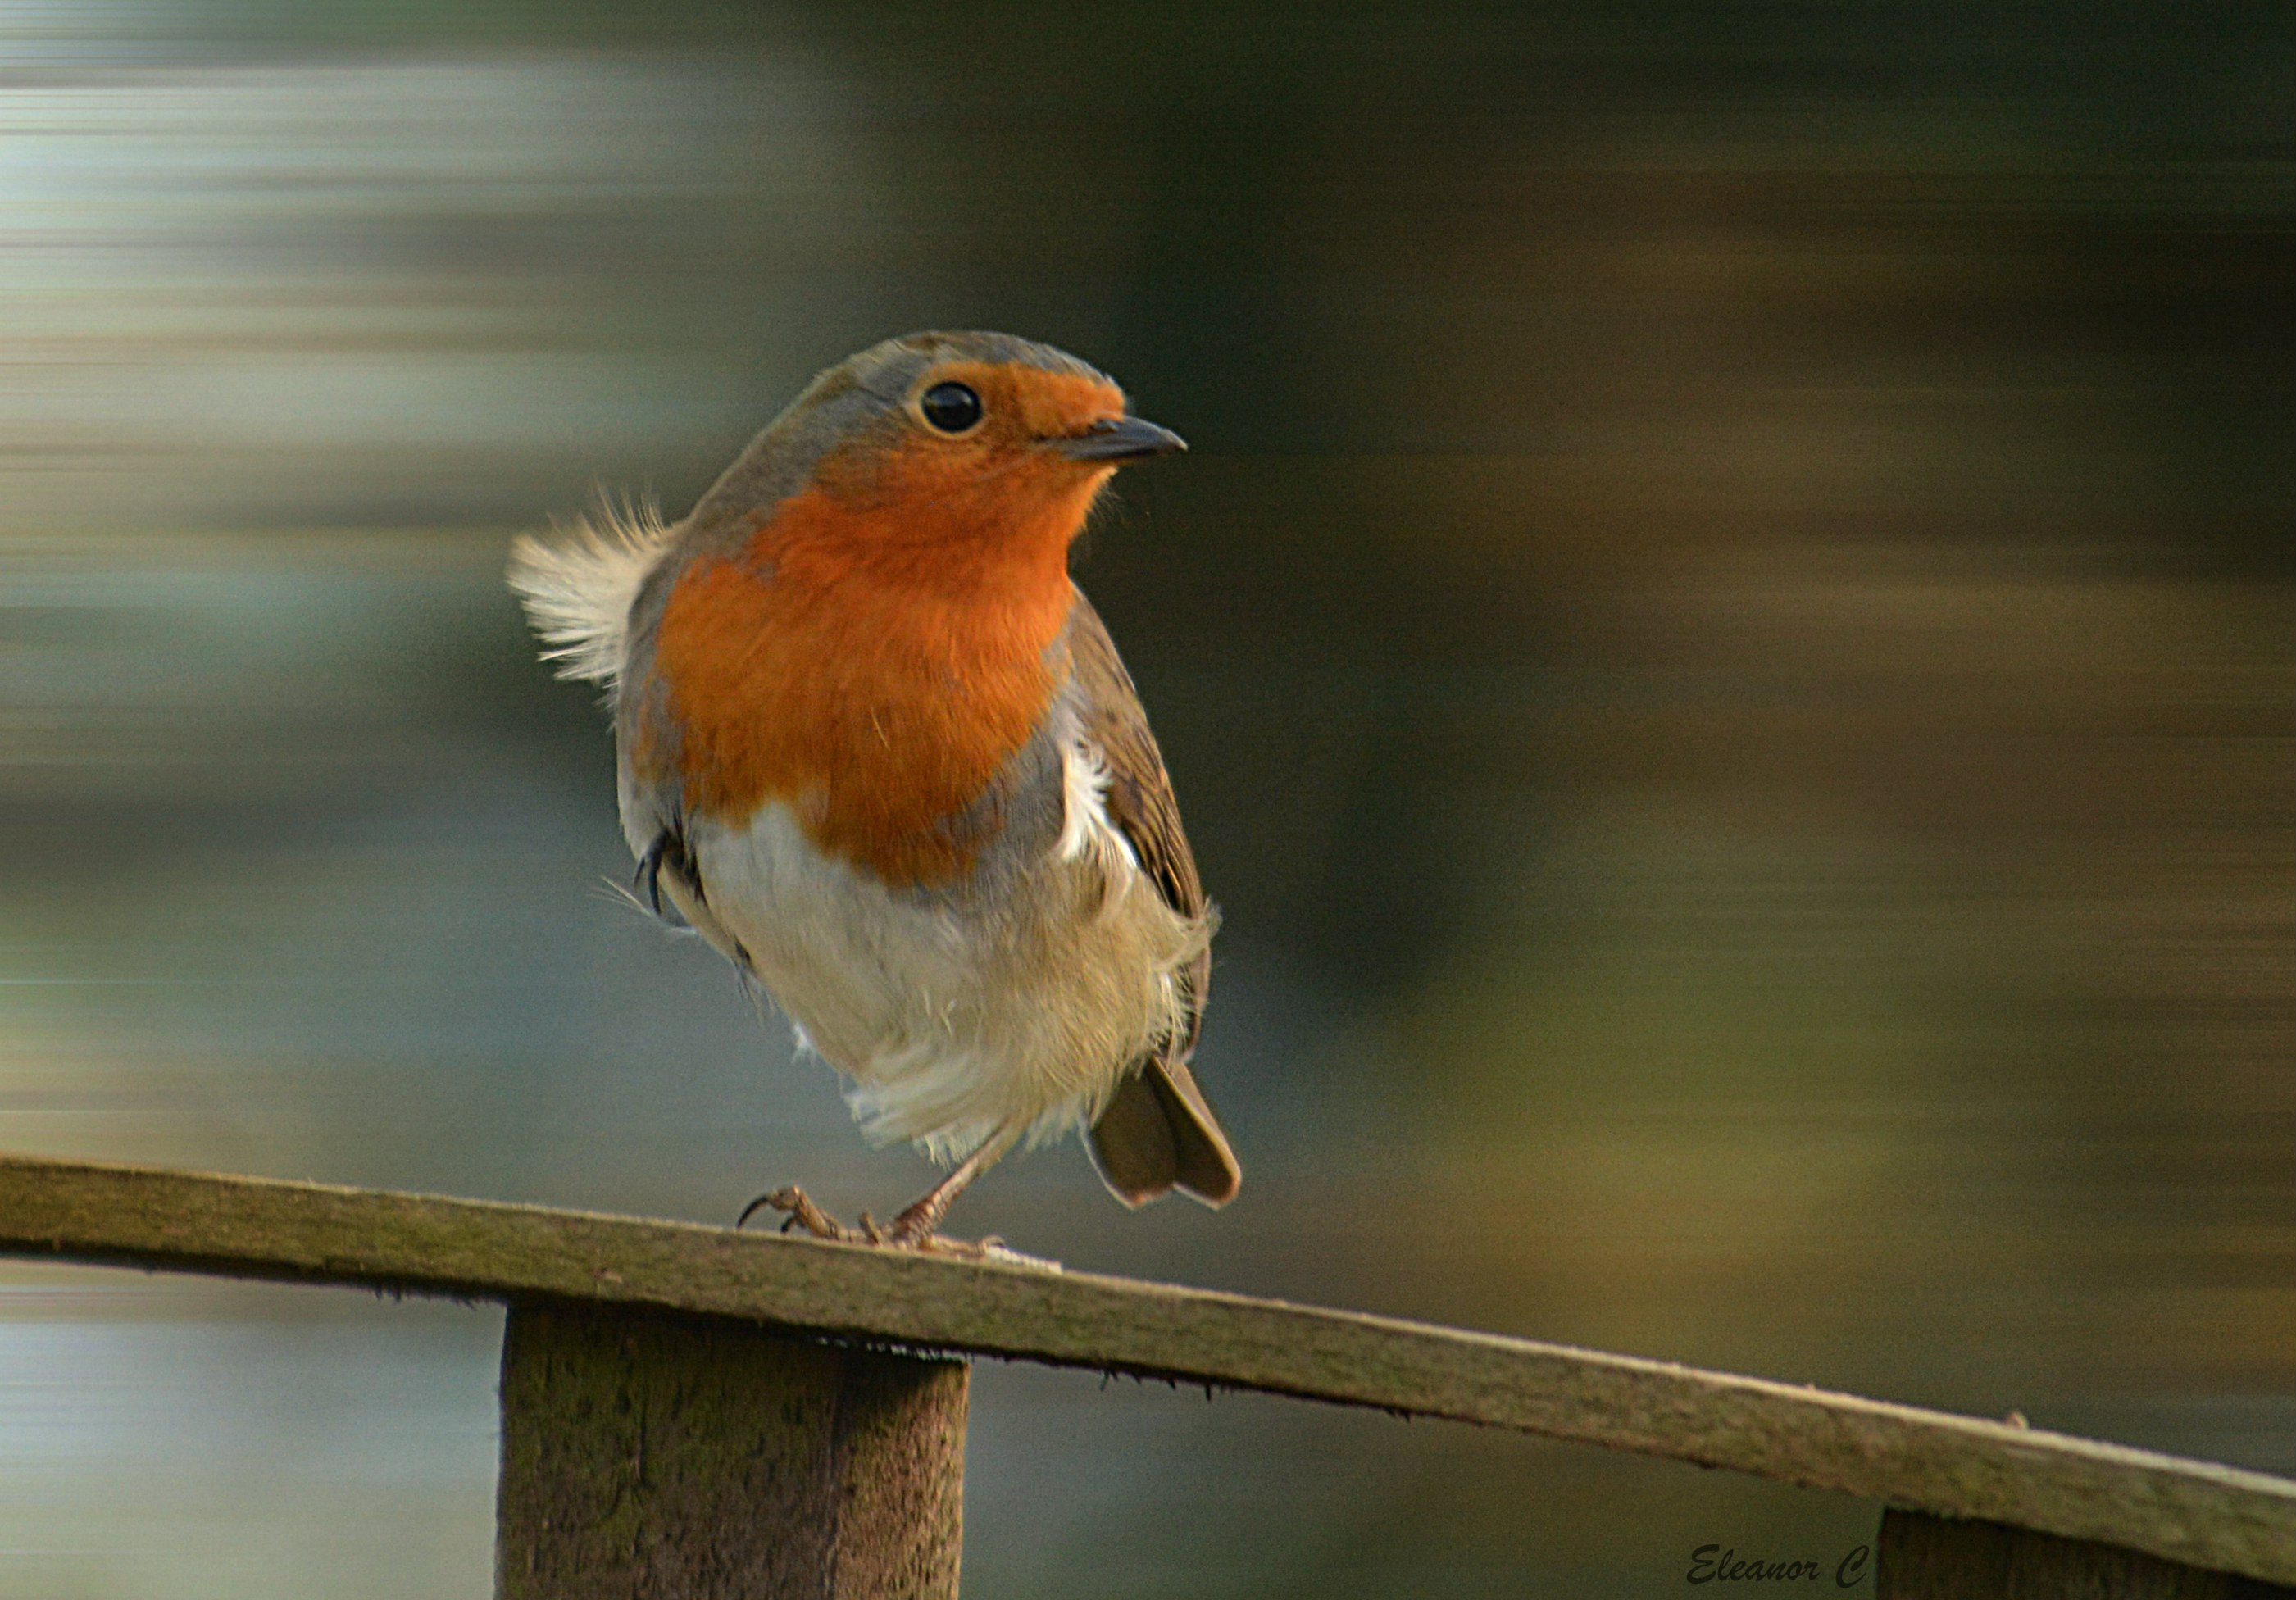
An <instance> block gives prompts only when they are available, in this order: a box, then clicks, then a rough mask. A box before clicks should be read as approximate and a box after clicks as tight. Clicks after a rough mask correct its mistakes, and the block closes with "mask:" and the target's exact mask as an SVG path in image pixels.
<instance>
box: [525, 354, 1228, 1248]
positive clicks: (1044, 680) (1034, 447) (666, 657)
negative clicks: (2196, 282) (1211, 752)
mask: <svg viewBox="0 0 2296 1600" xmlns="http://www.w3.org/2000/svg"><path fill="white" fill-rule="evenodd" d="M1182 449H1185V444H1184V443H1183V442H1182V440H1181V439H1180V438H1179V436H1178V435H1177V434H1175V433H1173V432H1171V431H1169V430H1168V429H1164V428H1160V427H1158V426H1157V425H1156V424H1154V423H1150V422H1146V421H1144V420H1143V419H1141V418H1139V417H1136V416H1134V415H1132V414H1130V412H1129V411H1128V408H1127V406H1126V402H1125V397H1124V391H1123V390H1120V389H1119V388H1118V387H1117V386H1116V384H1115V383H1114V382H1111V380H1110V379H1108V378H1107V377H1106V376H1104V375H1103V374H1102V373H1099V372H1097V371H1095V370H1094V369H1093V368H1092V367H1090V366H1088V365H1086V364H1085V363H1083V362H1081V361H1079V360H1078V359H1077V358H1076V357H1072V356H1070V355H1067V354H1065V353H1063V352H1062V351H1060V350H1057V349H1053V348H1051V347H1050V346H1048V345H1042V344H1035V343H1031V342H1029V341H1027V340H1022V339H1016V338H1013V337H1011V336H1009V335H1006V334H1001V333H917V334H912V335H910V336H909V337H907V338H905V339H895V340H890V341H887V342H885V343H883V344H880V345H877V346H875V347H874V348H873V349H867V350H864V351H862V352H861V353H860V354H859V355H857V356H855V357H851V358H850V359H849V360H847V361H845V362H843V363H841V364H840V365H836V366H833V367H831V368H830V369H829V370H828V371H826V372H824V373H822V374H821V375H820V376H818V377H816V379H814V381H813V382H811V383H810V384H808V386H807V387H806V390H805V391H804V392H803V393H802V394H800V395H799V397H798V398H797V399H796V401H795V402H794V403H793V404H791V406H790V407H789V409H787V410H786V411H784V412H783V413H782V414H781V415H780V416H778V417H776V418H775V420H774V422H773V423H772V424H771V425H770V426H768V427H767V429H766V430H765V431H764V432H762V433H760V434H759V435H758V437H757V439H755V440H753V441H752V442H751V443H750V447H748V448H747V449H746V450H744V451H743V452H742V455H740V456H739V457H738V458H737V459H736V460H735V461H734V464H733V465H732V466H730V467H728V468H727V469H726V472H725V474H724V475H723V476H721V477H720V478H719V479H718V480H717V483H716V484H715V485H714V486H713V487H712V488H710V489H709V492H708V493H707V494H705V495H703V496H702V497H701V501H700V503H699V504H697V505H695V506H694V508H693V512H692V513H690V514H689V515H688V516H687V517H686V518H685V521H681V522H678V523H676V524H674V525H664V524H663V523H661V522H660V520H659V519H658V518H656V517H654V516H652V515H651V514H649V513H633V512H629V511H627V510H625V511H622V512H619V513H611V512H610V513H603V514H602V515H601V516H600V517H599V518H598V519H597V523H596V524H595V525H594V524H593V523H591V522H589V521H584V522H581V523H578V524H577V525H576V527H575V528H574V529H572V530H571V537H568V538H565V539H562V540H561V541H559V542H555V543H549V542H545V541H543V540H540V539H537V538H533V537H523V538H521V539H520V540H519V541H518V543H517V545H516V546H514V548H513V550H512V557H511V565H510V581H511V585H512V587H513V588H514V589H516V590H517V592H518V593H519V595H521V597H522V599H523V600H524V603H525V605H526V610H527V612H528V615H529V618H530V619H532V621H533V624H534V626H535V628H536V629H537V632H538V633H539V634H540V635H541V636H542V637H543V639H544V640H545V642H546V643H547V644H548V646H549V648H548V650H547V651H546V652H545V656H546V658H547V659H551V660H554V661H558V662H559V664H560V666H559V671H560V676H562V677H584V678H592V679H595V680H596V681H598V682H601V683H603V684H604V685H607V686H608V690H609V693H610V696H611V699H610V703H611V708H612V710H613V716H614V731H615V742H616V745H617V747H618V752H619V785H618V786H619V798H620V805H621V817H622V831H623V833H625V834H626V835H627V838H628V840H629V844H630V849H631V850H632V851H633V852H634V853H635V856H636V858H637V874H636V879H635V890H634V895H635V898H637V899H639V900H640V901H641V902H642V903H643V904H644V905H645V906H646V907H649V908H651V909H652V910H653V911H654V912H655V913H656V914H657V915H660V916H661V917H662V918H663V919H664V920H666V921H670V922H673V923H684V924H685V925H689V926H691V927H692V928H693V929H694V930H696V931H699V932H700V933H701V936H702V937H703V938H704V939H708V940H709V943H710V944H712V945H714V946H715V947H717V949H718V950H719V951H720V952H721V953H722V954H724V955H725V956H726V957H727V958H728V959H729V960H731V961H732V962H733V963H734V965H735V967H736V968H738V969H739V970H740V972H742V973H743V974H744V975H745V976H746V977H748V978H750V979H754V980H755V981H757V982H758V983H759V984H761V985H762V986H763V987H764V989H766V991H767V993H768V994H770V995H771V996H772V997H773V998H774V999H775V1002H776V1003H777V1004H778V1005H779V1006H780V1007H781V1009H782V1010H783V1012H784V1013H787V1014H788V1016H789V1018H790V1020H791V1022H792V1023H793V1025H794V1026H795V1028H796V1030H797V1035H798V1042H799V1046H800V1048H801V1049H810V1050H811V1051H814V1052H816V1053H817V1054H820V1055H821V1056H822V1057H823V1058H824V1060H826V1061H827V1062H828V1063H830V1064H831V1065H832V1066H833V1067H835V1068H836V1069H837V1070H838V1071H840V1073H841V1074H843V1076H844V1077H845V1079H847V1080H848V1085H849V1087H848V1092H847V1098H848V1100H849V1103H850V1104H851V1106H852V1108H853V1112H854V1114H855V1117H856V1119H857V1120H858V1121H859V1123H860V1124H861V1127H862V1128H863V1130H864V1132H865V1134H866V1135H867V1136H868V1137H869V1138H870V1139H871V1140H873V1142H876V1143H879V1144H890V1143H892V1142H895V1141H898V1140H908V1141H911V1142H913V1143H914V1144H915V1145H917V1146H918V1147H920V1148H921V1149H922V1151H923V1152H924V1153H926V1155H927V1156H929V1157H930V1158H931V1159H932V1160H933V1161H935V1162H936V1163H937V1164H939V1165H942V1166H946V1167H948V1168H949V1170H948V1172H947V1176H945V1177H942V1178H941V1179H940V1181H939V1182H938V1183H937V1184H935V1185H934V1186H933V1187H932V1188H931V1190H930V1191H928V1192H927V1193H926V1194H924V1195H923V1197H922V1198H921V1199H919V1200H918V1201H917V1202H915V1203H914V1204H913V1205H911V1206H909V1207H908V1208H907V1209H906V1210H903V1211H902V1212H901V1213H900V1214H899V1215H898V1217H897V1218H894V1219H893V1221H892V1222H891V1223H890V1225H888V1226H885V1227H879V1226H878V1225H877V1224H875V1223H874V1222H873V1221H872V1220H871V1219H870V1218H869V1217H868V1215H867V1214H866V1213H864V1214H863V1216H862V1218H861V1227H859V1228H858V1229H854V1228H848V1227H843V1226H841V1225H840V1224H839V1223H837V1222H836V1221H835V1220H833V1219H832V1218H830V1217H829V1216H828V1215H826V1214H825V1213H824V1212H823V1211H822V1210H821V1209H820V1208H819V1207H818V1206H816V1204H815V1203H814V1202H812V1201H811V1200H810V1199H809V1198H808V1196H807V1195H806V1194H805V1193H804V1191H802V1190H801V1189H798V1188H794V1187H791V1188H784V1189H779V1190H775V1191H774V1192H773V1193H771V1194H765V1195H760V1196H759V1197H758V1201H756V1202H752V1204H751V1206H750V1210H748V1211H744V1212H743V1213H742V1218H743V1220H746V1219H747V1218H748V1217H749V1216H750V1214H751V1213H752V1212H754V1211H755V1210H758V1208H759V1207H760V1206H771V1207H773V1208H775V1209H776V1210H782V1211H783V1212H786V1213H787V1214H788V1215H787V1220H785V1221H784V1223H783V1227H784V1228H787V1227H792V1226H799V1227H804V1228H806V1229H807V1230H808V1231H809V1232H811V1233H813V1234H815V1235H818V1236H820V1237H824V1238H830V1239H839V1240H846V1241H866V1242H869V1243H890V1244H896V1245H902V1246H909V1247H915V1248H936V1249H937V1248H964V1247H960V1246H956V1245H955V1243H954V1242H952V1241H947V1240H944V1239H941V1238H939V1235H938V1230H939V1226H940V1223H941V1220H942V1218H944V1217H945V1216H946V1215H947V1211H948V1208H949V1206H950V1204H951V1203H952V1202H954V1201H955V1199H956V1197H957V1196H958V1194H961V1193H963V1192H964V1189H965V1187H966V1186H968V1185H970V1184H971V1183H972V1182H973V1180H974V1179H976V1178H978V1177H980V1175H981V1174H982V1173H983V1172H985V1171H987V1170H988V1168H989V1167H990V1166H991V1165H993V1164H994V1163H995V1162H996V1161H997V1160H998V1159H999V1158H1000V1157H1002V1156H1003V1155H1004V1154H1005V1153H1007V1152H1008V1151H1010V1150H1011V1149H1012V1148H1013V1146H1014V1145H1016V1144H1020V1143H1021V1142H1023V1141H1026V1142H1027V1143H1028V1144H1029V1145H1037V1144H1040V1143H1043V1142H1045V1141H1046V1140H1049V1139H1053V1138H1056V1137H1058V1136H1061V1135H1062V1134H1063V1133H1065V1132H1066V1131H1067V1130H1068V1129H1070V1128H1084V1129H1086V1130H1087V1132H1086V1142H1087V1145H1088V1146H1089V1147H1090V1149H1091V1152H1092V1155H1093V1159H1094V1161H1095V1165H1096V1166H1097V1167H1098V1168H1099V1170H1100V1175H1101V1177H1103V1179H1104V1180H1105V1181H1106V1182H1107V1185H1108V1186H1109V1188H1110V1189H1111V1191H1112V1192H1113V1193H1114V1194H1115V1195H1116V1197H1117V1198H1118V1199H1119V1200H1121V1201H1122V1202H1124V1203H1125V1204H1127V1205H1129V1206H1137V1205H1141V1204H1144V1203H1145V1202H1148V1201H1151V1200H1153V1199H1155V1198H1157V1197H1158V1196H1160V1195H1162V1194H1166V1193H1168V1192H1169V1191H1170V1190H1173V1189H1178V1190H1180V1191H1182V1192H1183V1193H1185V1194H1191V1195H1193V1196H1194V1197H1195V1198H1196V1199H1198V1200H1200V1201H1202V1202H1205V1203H1206V1204H1209V1205H1212V1206H1219V1205H1223V1204H1225V1203H1226V1202H1227V1201H1228V1200H1230V1199H1231V1198H1233V1197H1234V1194H1235V1192H1236V1188H1237V1186H1238V1184H1239V1183H1240V1182H1241V1180H1242V1171H1241V1169H1239V1168H1238V1166H1237V1164H1236V1160H1235V1156H1234V1152H1233V1151H1231V1150H1230V1148H1229V1146H1228V1141H1227V1137H1226V1135H1225V1134H1224V1133H1223V1132H1222V1131H1221V1129H1220V1125H1219V1123H1218V1120H1217V1119H1216V1118H1215V1117H1214V1116H1213V1114H1212V1111H1211V1108H1210V1105H1208V1104H1206V1103H1205V1100H1204V1096H1203V1094H1202V1092H1201V1090H1200V1089H1199V1088H1198V1087H1196V1082H1195V1079H1194V1078H1193V1075H1192V1074H1191V1073H1190V1072H1189V1071H1188V1060H1189V1056H1190V1054H1191V1053H1192V1052H1193V1049H1194V1047H1195V1044H1196V1036H1197V1030H1198V1026H1199V1023H1200V1021H1201V1017H1202V1014H1203V1008H1204V999H1205V989H1206V984H1207V981H1208V980H1209V977H1210V940H1211V936H1212V929H1213V923H1214V914H1213V912H1212V909H1211V907H1210V906H1209V905H1208V904H1207V902H1206V900H1205V898H1204V891H1203V887H1202V884H1201V882H1200V880H1199V879H1198V877H1197V874H1196V864H1195V861H1194V858H1193V856H1192V855H1191V854H1190V852H1189V849H1188V841H1187V836H1186V835H1185V833H1183V832H1182V831H1181V827H1180V814H1179V809H1178V808H1177V804H1176V803H1175V802H1174V800H1173V797H1172V785H1171V780H1170V778H1169V776H1168V775H1166V773H1165V770H1164V763H1163V759H1162V757H1161V756H1160V753H1159V752H1158V751H1157V748H1156V741H1155V739H1154V738H1153V737H1152V735H1151V734H1150V733H1149V731H1148V718H1147V714H1146V713H1145V711H1144V710H1142V708H1141V704H1140V697H1139V694H1138V693H1137V692H1136V690H1135V689H1134V688H1133V685H1132V679H1131V677H1129V676H1128V674H1127V673H1126V671H1125V669H1124V663H1123V661H1121V660H1120V659H1119V657H1118V655H1117V652H1116V646H1115V644H1114V643H1113V642H1112V641H1111V639H1110V637H1109V635H1108V629H1107V628H1106V627H1104V626H1103V623H1102V622H1101V619H1100V618H1099V616H1098V615H1097V614H1096V613H1095V611H1093V608H1092V606H1091V603H1089V602H1087V600H1086V599H1085V597H1084V595H1083V592H1082V591H1081V590H1079V589H1078V587H1076V585H1075V584H1074V582H1073V581H1072V580H1071V579H1070V577H1069V571H1068V552H1069V546H1070V544H1071V543H1072V542H1073V541H1074V540H1075V538H1076V537H1077V534H1078V531H1079V530H1080V529H1082V528H1083V526H1084V524H1085V520H1086V518H1087V515H1088V514H1089V513H1090V512H1091V510H1092V506H1093V503H1094V501H1095V498H1096V497H1097V496H1099V494H1100V492H1101V490H1102V488H1104V487H1105V486H1106V485H1107V483H1108V481H1109V480H1110V479H1111V477H1113V476H1114V475H1115V472H1116V469H1117V468H1118V467H1120V466H1124V465H1127V464H1131V463H1134V462H1139V461H1146V460H1151V459H1153V458H1154V457H1157V456H1160V455H1172V454H1174V453H1176V452H1177V451H1179V450H1182ZM973 1248H977V1247H973Z"/></svg>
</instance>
